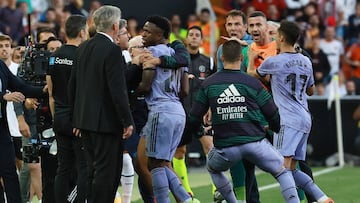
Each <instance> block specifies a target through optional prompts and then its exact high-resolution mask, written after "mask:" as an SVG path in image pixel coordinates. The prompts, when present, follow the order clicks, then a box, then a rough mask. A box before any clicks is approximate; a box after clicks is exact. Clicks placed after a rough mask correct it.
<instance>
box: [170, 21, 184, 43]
mask: <svg viewBox="0 0 360 203" xmlns="http://www.w3.org/2000/svg"><path fill="white" fill-rule="evenodd" d="M170 22H171V33H170V43H171V42H173V41H175V40H180V41H182V42H185V39H186V34H187V30H186V29H184V28H181V19H180V16H179V14H173V15H172V16H171V19H170Z"/></svg>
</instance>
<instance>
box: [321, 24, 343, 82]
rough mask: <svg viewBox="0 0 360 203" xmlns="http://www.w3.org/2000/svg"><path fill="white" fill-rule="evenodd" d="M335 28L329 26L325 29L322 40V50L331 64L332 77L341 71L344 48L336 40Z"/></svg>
mask: <svg viewBox="0 0 360 203" xmlns="http://www.w3.org/2000/svg"><path fill="white" fill-rule="evenodd" d="M335 35H336V33H335V27H332V26H328V27H326V29H325V33H324V39H321V40H320V45H319V47H320V49H321V50H322V51H323V52H324V53H325V54H326V55H327V58H328V60H329V63H330V77H332V76H333V75H334V74H337V73H338V72H339V71H340V67H341V64H342V61H343V57H344V56H343V55H344V47H343V45H342V43H341V42H340V41H339V40H337V39H335Z"/></svg>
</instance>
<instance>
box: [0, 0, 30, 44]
mask: <svg viewBox="0 0 360 203" xmlns="http://www.w3.org/2000/svg"><path fill="white" fill-rule="evenodd" d="M7 3H8V5H7V6H6V7H5V8H0V32H2V33H3V34H6V35H9V36H10V37H11V39H12V40H13V45H17V44H18V42H19V41H20V40H21V38H22V37H23V36H24V28H23V24H22V16H23V14H22V12H21V10H20V9H18V8H16V0H7Z"/></svg>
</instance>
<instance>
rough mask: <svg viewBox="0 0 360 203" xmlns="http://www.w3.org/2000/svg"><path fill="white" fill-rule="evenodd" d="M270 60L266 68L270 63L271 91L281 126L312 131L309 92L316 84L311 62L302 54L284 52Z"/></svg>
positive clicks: (266, 63)
mask: <svg viewBox="0 0 360 203" xmlns="http://www.w3.org/2000/svg"><path fill="white" fill-rule="evenodd" d="M268 60H269V61H266V62H265V63H264V64H263V65H265V66H266V65H268V64H270V66H271V67H272V68H273V71H272V73H271V90H272V93H273V95H274V101H275V103H276V105H277V106H278V108H279V112H280V115H281V124H282V125H289V126H291V127H293V128H296V129H298V130H301V131H305V132H309V131H310V128H311V118H310V112H309V109H308V103H307V95H306V89H307V88H309V87H310V86H311V85H313V84H314V78H313V70H312V65H311V61H310V60H309V59H308V58H307V57H305V56H304V55H302V54H300V53H282V54H279V55H277V56H276V57H272V58H269V59H268ZM269 62H270V63H269Z"/></svg>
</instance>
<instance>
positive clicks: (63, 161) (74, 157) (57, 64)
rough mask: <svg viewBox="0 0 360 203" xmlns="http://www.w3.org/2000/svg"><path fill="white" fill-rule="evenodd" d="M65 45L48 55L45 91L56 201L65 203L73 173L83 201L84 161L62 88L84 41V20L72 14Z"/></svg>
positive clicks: (84, 192) (85, 37)
mask: <svg viewBox="0 0 360 203" xmlns="http://www.w3.org/2000/svg"><path fill="white" fill-rule="evenodd" d="M65 32H66V38H67V43H66V44H65V45H63V46H62V47H61V48H60V49H58V50H57V51H56V52H54V53H53V54H52V55H51V56H50V59H49V61H50V63H49V69H48V72H47V75H46V82H47V84H48V87H49V89H48V91H49V105H50V110H51V114H52V116H53V119H54V126H53V128H54V132H55V133H56V141H57V149H58V152H57V158H58V169H57V173H56V177H55V197H56V201H57V202H67V201H68V200H67V199H68V194H69V193H70V191H71V189H72V188H70V185H71V184H70V183H72V175H73V174H75V173H76V171H74V169H75V168H76V169H77V173H76V177H77V181H76V185H77V202H85V197H86V178H87V173H86V161H85V157H84V152H83V150H82V145H81V140H80V137H76V136H74V135H73V133H72V125H71V108H70V106H69V104H68V96H67V91H66V88H64V87H67V86H68V80H69V78H70V75H71V69H72V68H73V62H74V57H75V52H76V49H77V47H78V45H79V44H80V43H81V42H83V41H85V40H86V39H87V27H86V18H85V17H83V16H80V15H72V16H70V17H69V18H68V20H67V21H66V23H65Z"/></svg>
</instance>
